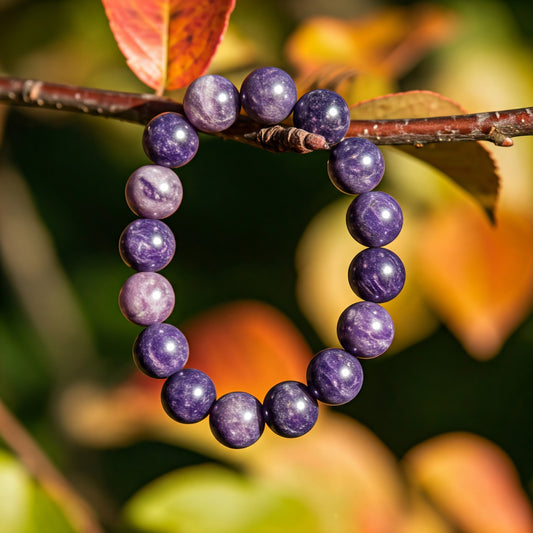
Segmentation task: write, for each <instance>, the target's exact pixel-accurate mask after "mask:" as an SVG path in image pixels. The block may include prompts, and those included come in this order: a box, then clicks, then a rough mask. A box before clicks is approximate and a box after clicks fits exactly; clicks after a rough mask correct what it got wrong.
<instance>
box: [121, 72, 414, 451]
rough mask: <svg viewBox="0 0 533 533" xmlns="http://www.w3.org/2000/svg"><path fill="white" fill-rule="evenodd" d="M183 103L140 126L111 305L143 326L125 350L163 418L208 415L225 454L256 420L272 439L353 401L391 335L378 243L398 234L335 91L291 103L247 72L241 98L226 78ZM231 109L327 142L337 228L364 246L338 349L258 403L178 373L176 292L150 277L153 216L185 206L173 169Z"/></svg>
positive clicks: (230, 116)
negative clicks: (338, 198)
mask: <svg viewBox="0 0 533 533" xmlns="http://www.w3.org/2000/svg"><path fill="white" fill-rule="evenodd" d="M183 106H184V112H185V116H183V115H180V114H178V113H173V112H167V113H162V114H160V115H158V116H156V117H154V118H153V119H152V120H151V121H150V122H149V123H148V125H147V126H146V128H145V130H144V134H143V148H144V150H145V153H146V155H147V156H148V157H149V159H150V160H151V161H152V162H153V163H154V164H152V165H145V166H142V167H140V168H138V169H137V170H135V172H133V174H131V176H130V177H129V179H128V182H127V184H126V201H127V203H128V206H129V207H130V209H131V210H132V211H133V212H134V213H135V214H136V215H138V216H139V217H141V218H139V219H137V220H135V221H134V222H132V223H131V224H129V225H128V226H127V227H126V228H125V229H124V231H123V232H122V234H121V236H120V240H119V251H120V255H121V257H122V259H123V261H124V262H125V263H126V264H127V265H128V266H130V267H132V268H133V269H135V270H136V271H137V273H135V274H133V275H132V276H131V277H129V278H128V279H127V281H126V282H125V283H124V285H123V287H122V289H121V291H120V294H119V305H120V309H121V311H122V313H123V315H124V316H125V317H126V318H127V319H128V320H129V321H131V322H133V323H134V324H137V325H140V326H146V327H145V329H144V330H143V331H142V332H141V333H140V334H139V335H138V337H137V338H136V340H135V343H134V345H133V358H134V361H135V363H136V365H137V367H138V368H139V369H140V370H141V371H142V372H144V373H145V374H147V375H148V376H151V377H153V378H160V379H165V382H164V384H163V387H162V390H161V400H162V404H163V407H164V409H165V411H166V412H167V413H168V415H169V416H170V417H171V418H173V419H174V420H176V421H178V422H181V423H185V424H191V423H195V422H199V421H200V420H203V419H204V418H206V417H207V416H209V423H210V428H211V431H212V433H213V435H214V436H215V438H216V439H217V440H218V441H220V442H221V443H222V444H224V445H225V446H228V447H230V448H245V447H247V446H250V445H251V444H253V443H254V442H256V441H257V440H258V439H259V437H260V436H261V434H262V433H263V430H264V426H265V423H266V424H267V425H268V426H269V427H270V428H271V429H272V431H274V432H275V433H277V434H278V435H280V436H283V437H289V438H291V437H299V436H301V435H304V434H305V433H307V432H308V431H309V430H310V429H311V428H312V427H313V426H314V424H315V423H316V420H317V417H318V401H320V402H323V403H325V404H329V405H342V404H345V403H348V402H350V401H351V400H353V399H354V398H355V396H356V395H357V394H358V393H359V391H360V389H361V386H362V383H363V370H362V367H361V363H360V362H359V360H360V359H369V358H373V357H377V356H379V355H381V354H382V353H384V352H385V351H386V350H387V349H388V348H389V346H390V344H391V342H392V339H393V336H394V325H393V322H392V319H391V317H390V315H389V314H388V312H387V311H386V310H385V309H384V308H383V307H382V306H380V305H379V304H380V303H383V302H386V301H389V300H391V299H392V298H394V297H395V296H396V295H398V293H399V292H400V291H401V290H402V288H403V285H404V282H405V269H404V266H403V264H402V262H401V260H400V259H399V257H398V256H397V255H396V254H394V253H393V252H391V251H390V250H388V249H386V248H383V246H385V245H387V244H389V243H390V242H392V241H393V240H394V239H395V238H396V237H397V235H398V234H399V232H400V230H401V228H402V224H403V215H402V211H401V209H400V206H399V205H398V203H397V202H396V201H395V200H394V199H393V198H392V197H391V196H389V195H388V194H386V193H384V192H380V191H373V190H372V189H374V188H375V187H376V186H377V185H378V184H379V182H380V181H381V179H382V176H383V173H384V170H385V165H384V160H383V156H382V154H381V152H380V151H379V149H378V148H377V147H376V146H375V145H374V144H373V143H371V142H370V141H367V140H366V139H362V138H346V139H344V135H345V134H346V131H347V129H348V125H349V122H350V113H349V108H348V106H347V105H346V102H345V101H344V100H343V99H342V98H341V97H340V96H339V95H338V94H336V93H335V92H333V91H329V90H325V89H319V90H313V91H310V92H308V93H306V94H304V95H303V96H302V97H301V98H300V99H299V100H297V97H296V87H295V84H294V82H293V80H292V78H291V77H290V76H289V75H288V74H287V73H286V72H284V71H283V70H281V69H278V68H275V67H264V68H259V69H256V70H254V71H253V72H251V73H250V74H249V75H248V76H247V77H246V79H245V80H244V82H243V84H242V86H241V90H240V92H239V91H238V90H237V89H236V88H235V86H234V85H233V84H232V83H231V82H230V81H229V80H227V79H226V78H223V77H221V76H217V75H205V76H202V77H200V78H198V79H197V80H195V81H194V82H193V83H192V84H191V85H190V86H189V87H188V89H187V91H186V94H185V97H184V102H183ZM241 106H242V107H243V108H244V110H245V111H246V113H247V115H248V116H249V117H251V118H252V119H253V120H255V121H257V122H258V123H260V124H277V123H279V122H281V121H282V120H284V119H285V118H287V117H288V116H289V115H290V114H291V113H293V121H294V125H295V126H296V127H297V128H300V129H303V130H306V131H309V132H312V133H317V134H319V135H322V136H323V137H324V138H325V139H326V141H327V143H328V144H329V145H330V146H333V148H332V149H331V153H330V156H329V160H328V164H327V172H328V175H329V178H330V180H331V182H332V183H333V184H334V185H335V186H336V187H337V188H338V189H339V190H340V191H341V192H343V193H345V194H349V195H356V197H355V199H354V200H353V201H352V203H351V204H350V206H349V208H348V211H347V216H346V224H347V227H348V230H349V232H350V234H351V235H352V236H353V238H354V239H355V240H357V241H358V242H359V243H361V244H363V245H364V246H367V248H365V249H364V250H363V251H362V252H360V253H359V254H357V255H356V256H355V258H354V259H353V261H352V262H351V264H350V266H349V269H348V279H349V282H350V286H351V288H352V290H353V291H354V292H355V294H356V295H357V296H359V297H360V298H361V299H362V300H363V301H360V302H356V303H354V304H352V305H350V306H349V307H348V308H347V309H345V310H344V311H343V312H342V314H341V315H340V317H339V320H338V324H337V336H338V339H339V342H340V344H341V345H342V347H343V348H344V349H340V348H328V349H324V350H322V351H321V352H319V353H318V354H316V355H315V356H314V357H313V359H312V360H311V361H310V363H309V365H308V367H307V374H306V381H307V383H306V384H304V383H300V382H298V381H292V380H291V381H283V382H281V383H278V384H277V385H274V386H273V387H272V388H271V389H270V390H269V391H268V393H267V394H266V396H265V398H264V400H263V402H262V403H261V402H260V401H259V400H258V399H257V398H255V397H254V396H252V395H251V394H248V393H246V392H230V393H227V394H225V395H223V396H221V397H220V398H218V399H217V397H216V389H215V385H214V384H213V382H212V381H211V379H210V378H209V377H208V376H207V375H206V374H205V373H204V372H201V371H200V370H197V369H193V368H184V366H185V364H186V363H187V360H188V356H189V347H188V343H187V339H186V338H185V336H184V335H183V333H182V332H181V331H180V330H179V329H178V328H176V327H175V326H173V325H171V324H167V323H165V320H166V319H167V318H168V317H169V316H170V314H171V313H172V310H173V308H174V291H173V289H172V286H171V284H170V283H169V282H168V281H167V280H166V278H165V277H163V276H162V275H161V274H159V273H158V271H159V270H161V269H163V268H165V267H166V266H167V265H168V264H169V263H170V261H171V260H172V258H173V256H174V252H175V247H176V244H175V240H174V236H173V234H172V231H171V230H170V228H169V227H168V226H167V225H166V224H165V223H164V222H162V221H161V219H163V218H166V217H168V216H170V215H171V214H172V213H174V212H175V211H176V210H177V209H178V207H179V206H180V204H181V201H182V198H183V188H182V184H181V181H180V179H179V178H178V176H177V175H176V173H175V172H174V171H173V170H171V168H177V167H181V166H183V165H185V164H187V163H188V162H189V161H190V160H191V159H192V158H193V157H194V156H195V154H196V152H197V150H198V145H199V139H198V135H197V130H200V131H204V132H216V131H223V130H225V129H226V128H228V127H229V126H231V124H233V122H234V121H235V120H236V119H237V117H238V114H239V112H240V109H241ZM343 139H344V140H343Z"/></svg>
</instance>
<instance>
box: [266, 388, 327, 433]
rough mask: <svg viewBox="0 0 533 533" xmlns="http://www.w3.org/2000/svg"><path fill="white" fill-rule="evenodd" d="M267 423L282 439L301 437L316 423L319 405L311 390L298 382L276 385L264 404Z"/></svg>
mask: <svg viewBox="0 0 533 533" xmlns="http://www.w3.org/2000/svg"><path fill="white" fill-rule="evenodd" d="M263 414H264V417H265V422H266V423H267V424H268V426H269V427H270V429H271V430H272V431H273V432H274V433H277V434H278V435H281V436H282V437H288V438H293V437H301V436H302V435H305V434H306V433H307V432H308V431H309V430H310V429H311V428H312V427H313V426H314V425H315V423H316V420H317V418H318V403H317V401H316V400H315V398H314V397H313V396H312V394H311V392H310V391H309V389H308V388H307V387H306V386H305V385H304V384H303V383H299V382H298V381H282V382H281V383H278V384H277V385H274V386H273V387H272V388H271V389H270V390H269V391H268V392H267V394H266V396H265V400H264V402H263Z"/></svg>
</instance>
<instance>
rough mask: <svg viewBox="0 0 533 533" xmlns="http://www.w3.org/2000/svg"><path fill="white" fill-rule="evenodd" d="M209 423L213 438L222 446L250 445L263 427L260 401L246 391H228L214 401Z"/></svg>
mask: <svg viewBox="0 0 533 533" xmlns="http://www.w3.org/2000/svg"><path fill="white" fill-rule="evenodd" d="M209 425H210V427H211V431H212V433H213V435H214V436H215V438H216V439H217V440H218V441H219V442H221V443H222V444H224V446H228V448H246V447H248V446H251V445H252V444H253V443H254V442H256V441H257V440H258V439H259V437H260V436H261V435H262V434H263V430H264V429H265V421H264V419H263V413H262V411H261V403H260V402H259V400H258V399H257V398H255V396H252V395H251V394H248V393H247V392H229V393H228V394H225V395H224V396H221V397H220V398H219V399H218V400H217V401H216V402H215V403H214V405H213V407H212V409H211V413H210V415H209Z"/></svg>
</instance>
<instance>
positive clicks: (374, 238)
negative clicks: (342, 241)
mask: <svg viewBox="0 0 533 533" xmlns="http://www.w3.org/2000/svg"><path fill="white" fill-rule="evenodd" d="M346 226H347V227H348V231H349V232H350V234H351V236H352V237H353V238H354V239H355V240H356V241H358V242H360V243H361V244H364V245H365V246H385V245H386V244H389V243H391V242H392V241H393V240H394V239H395V238H396V237H397V236H398V234H399V233H400V231H401V229H402V226H403V213H402V209H401V207H400V206H399V204H398V202H397V201H396V200H395V199H394V198H393V197H392V196H390V195H389V194H387V193H385V192H381V191H370V192H365V193H362V194H360V195H359V196H357V197H356V198H354V199H353V201H352V203H351V204H350V206H349V207H348V211H347V212H346Z"/></svg>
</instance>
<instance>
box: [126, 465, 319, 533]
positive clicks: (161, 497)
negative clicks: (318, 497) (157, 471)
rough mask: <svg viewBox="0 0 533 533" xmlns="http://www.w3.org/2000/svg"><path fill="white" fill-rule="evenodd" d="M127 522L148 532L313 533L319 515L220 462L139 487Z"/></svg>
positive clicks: (292, 497) (127, 514) (127, 511)
mask: <svg viewBox="0 0 533 533" xmlns="http://www.w3.org/2000/svg"><path fill="white" fill-rule="evenodd" d="M124 512H125V519H126V521H127V523H128V525H130V526H133V527H135V528H137V529H139V530H141V531H147V532H148V531H149V532H150V533H177V532H179V533H203V532H205V533H271V532H273V531H287V530H289V528H290V531H291V533H299V532H301V533H313V532H317V533H318V531H319V529H318V526H317V520H316V516H315V515H314V513H313V512H312V510H311V509H310V508H309V507H308V506H307V505H306V504H305V503H304V502H303V501H301V500H299V499H298V498H297V497H296V496H294V495H292V494H287V493H283V492H281V491H280V490H279V489H277V488H275V487H272V486H268V485H265V484H263V483H261V482H260V481H257V480H254V479H251V478H248V477H245V476H244V475H241V474H238V473H236V472H233V471H231V470H229V469H227V468H224V467H221V466H218V465H210V464H208V465H201V466H194V467H188V468H185V469H182V470H177V471H175V472H172V473H170V474H167V475H165V476H163V477H161V478H159V479H157V480H155V481H154V482H152V483H151V484H150V485H148V486H146V487H144V488H143V489H141V491H140V492H138V493H137V494H136V495H135V496H134V497H133V498H132V499H131V500H130V501H129V502H128V504H127V505H126V507H125V510H124Z"/></svg>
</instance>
